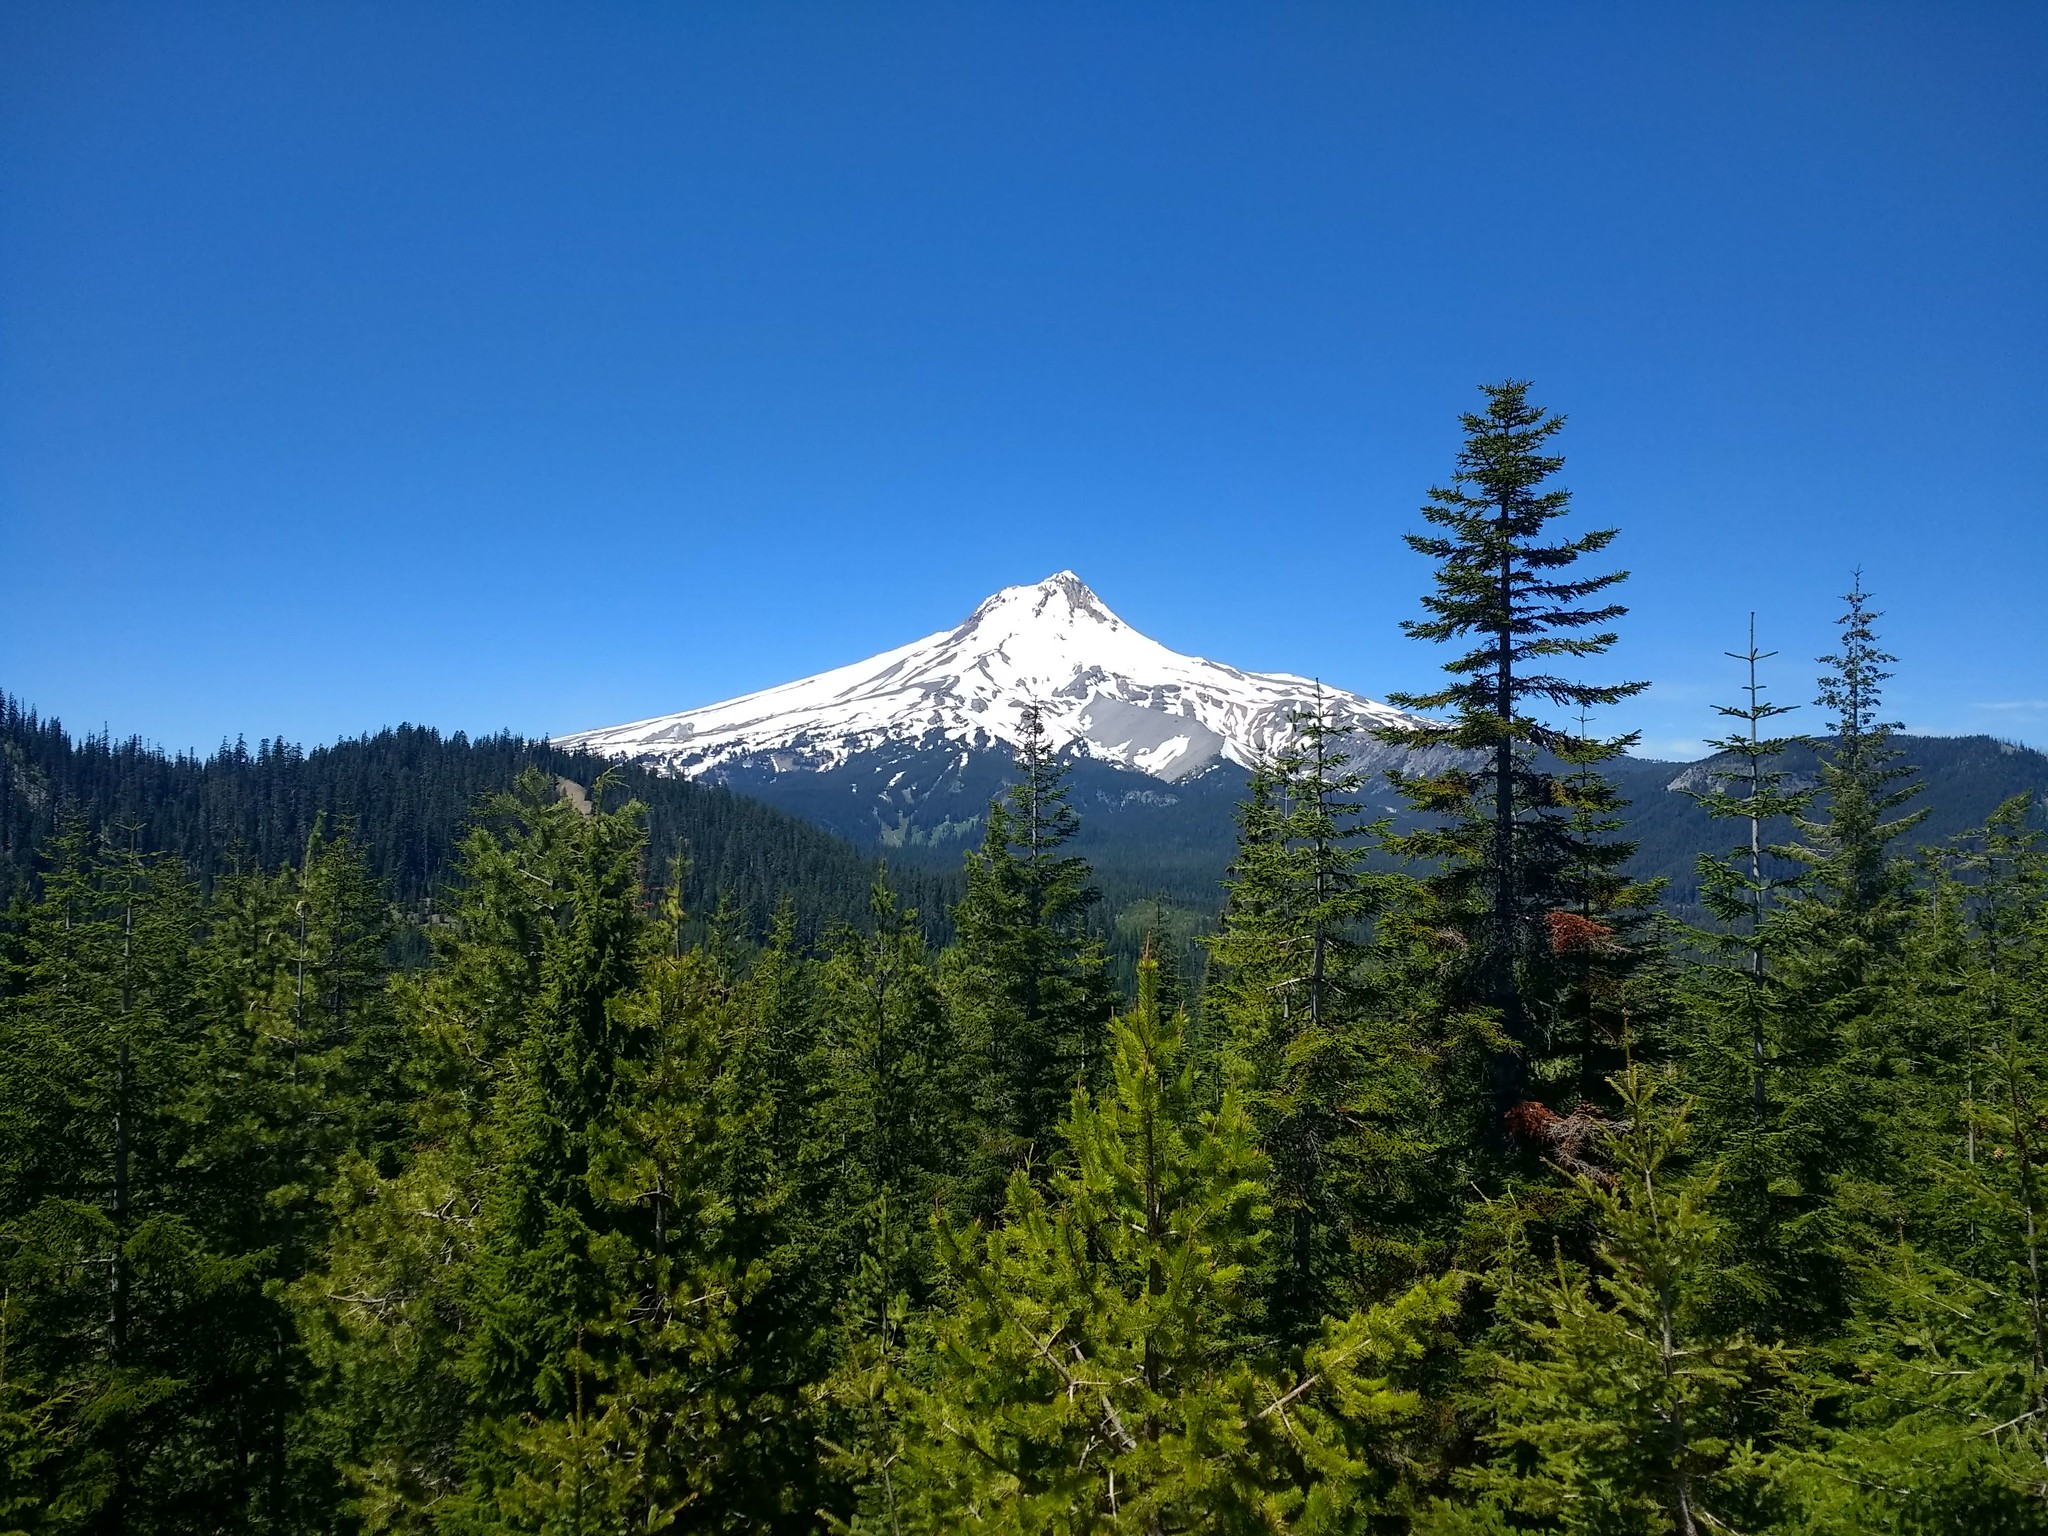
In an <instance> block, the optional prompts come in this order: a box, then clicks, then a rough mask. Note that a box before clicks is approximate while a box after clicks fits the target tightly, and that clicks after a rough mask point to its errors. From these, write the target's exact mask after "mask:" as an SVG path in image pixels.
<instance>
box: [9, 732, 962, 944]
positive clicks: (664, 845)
mask: <svg viewBox="0 0 2048 1536" xmlns="http://www.w3.org/2000/svg"><path fill="white" fill-rule="evenodd" d="M527 769H537V770H539V771H540V772H542V773H545V774H547V775H549V776H551V777H552V778H554V779H556V780H558V781H567V782H568V783H570V784H574V785H575V786H577V789H578V790H581V791H583V792H584V793H586V794H587V792H588V789H589V786H590V785H591V784H593V783H594V782H595V781H596V779H597V778H598V776H599V775H601V774H603V773H605V772H606V771H608V770H609V771H610V772H611V774H612V779H611V783H612V785H613V786H614V787H613V790H612V793H613V794H614V795H615V796H620V797H624V796H628V795H630V796H631V797H632V798H634V799H636V800H638V801H639V802H640V804H641V806H642V807H643V816H644V821H645V825H646V829H647V837H648V856H649V858H650V859H652V860H653V861H654V862H655V863H656V864H657V865H658V866H662V867H665V866H666V864H667V861H668V860H669V859H671V858H673V857H675V856H676V855H677V854H679V853H680V854H683V855H684V856H685V857H686V859H687V864H686V874H685V894H686V896H687V897H688V898H689V900H690V902H691V905H692V908H693V909H694V910H702V911H706V912H708V911H709V910H710V908H711V907H713V906H714V905H716V904H717V903H718V902H720V901H724V902H726V903H727V904H728V905H729V907H730V908H731V909H732V915H733V916H734V917H735V920H737V921H741V922H742V923H743V924H744V925H745V927H746V929H747V931H748V933H749V936H750V937H757V936H759V935H760V934H763V933H765V932H766V930H767V927H768V923H769V920H770V918H771V917H772V915H773V914H774V912H775V909H776V908H777V907H778V906H780V905H781V904H782V903H783V902H784V901H789V902H793V903H794V904H795V906H796V908H797V911H798V912H799V914H800V919H799V921H800V923H801V928H802V932H803V933H804V934H805V935H806V936H807V937H815V936H816V935H817V934H820V933H822V932H823V931H824V929H825V928H826V927H828V926H830V925H831V924H832V923H834V922H843V921H848V920H851V919H853V918H855V917H857V916H858V915H859V914H860V913H861V912H862V911H864V910H865V907H866V900H867V887H868V881H869V878H870V876H871V875H872V873H873V868H874V866H873V862H872V860H870V859H869V858H868V857H867V856H865V855H863V854H861V853H859V852H857V851H856V850H855V849H853V848H852V847H850V846H848V845H847V844H845V843H844V842H842V841H841V840H840V839H838V838H835V837H833V836H831V835H829V834H827V833H824V832H821V831H819V830H818V829H817V828H816V827H814V826H812V825H810V824H809V823H807V822H805V821H803V820H801V819H800V818H798V817H795V816H791V815H788V814H786V813H783V812H780V811H776V810H773V809H771V808H770V807H768V806H764V805H761V804H759V803H758V802H756V801H753V800H749V799H747V798H745V797H744V796H741V795H735V794H732V793H730V792H729V791H726V790H724V789H720V788H718V787H716V786H711V785H700V784H692V783H690V782H688V781H687V780H682V779H673V778H665V777H662V776H661V775H658V774H655V773H652V772H650V771H648V770H646V769H642V768H636V767H633V766H631V765H619V764H613V763H610V762H607V761H606V760H604V759H602V758H597V757H593V756H591V755H590V754H588V753H585V752H570V751H565V750H563V749H562V748H560V747H556V746H552V745H550V744H549V743H547V742H545V741H530V740H527V739H525V738H523V737H519V736H515V735H512V734H510V733H509V732H500V733H498V734H497V735H493V736H478V737H474V738H472V737H470V736H468V735H465V734H464V733H463V732H460V731H457V732H455V733H453V734H452V735H446V736H444V735H443V734H442V733H441V732H439V731H437V730H434V729H432V728H431V727H428V726H418V725H401V726H396V727H393V728H390V729H387V730H382V731H378V732H376V733H375V734H373V735H366V736H359V737H354V738H351V739H348V740H344V741H339V742H336V743H335V744H334V745H332V746H326V747H315V748H314V749H312V750H311V751H307V750H305V749H304V748H301V747H299V746H297V745H296V744H294V743H291V742H288V741H285V740H284V739H282V738H278V739H276V740H269V739H266V740H262V741H259V742H258V743H257V744H256V746H255V748H254V749H253V750H252V749H251V748H250V747H249V746H248V744H247V743H246V742H244V741H236V742H232V743H227V742H224V743H222V744H221V747H220V749H219V750H218V751H216V752H214V753H213V754H212V755H211V756H208V757H198V756H195V755H192V754H185V753H181V754H177V755H172V754H169V753H166V752H164V751H162V750H160V749H158V748H155V747H151V746H149V745H148V744H147V743H145V742H143V741H142V740H140V739H139V738H135V737H129V738H126V739H117V738H115V737H113V736H111V735H109V734H105V733H102V734H101V735H98V736H86V737H83V738H78V737H74V736H73V735H72V734H71V733H70V732H68V731H67V730H66V729H65V728H64V726H63V723H62V722H61V721H58V720H55V719H46V718H43V717H41V716H39V715H38V714H37V713H36V712H35V711H34V710H33V709H32V708H30V707H29V706H28V705H27V704H25V703H24V702H23V701H21V700H20V699H18V698H14V697H12V696H10V695H8V694H6V693H5V692H0V896H5V895H11V894H13V893H14V892H16V891H20V890H24V889H27V888H28V887H29V886H30V885H32V884H33V881H34V876H35V867H36V866H35V858H36V852H37V850H38V849H40V848H42V847H43V846H45V845H46V844H47V842H48V840H49V838H50V837H51V836H52V835H53V834H54V833H55V832H56V830H57V829H58V828H59V827H60V826H61V825H62V824H63V823H64V821H65V819H66V818H67V816H77V817H83V818H84V820H85V822H86V824H87V825H88V826H90V827H91V828H93V829H94V830H96V831H98V832H100V833H102V834H103V835H105V836H107V837H110V838H126V839H128V840H129V841H131V842H133V843H134V844H135V846H136V848H137V849H138V850H139V851H141V852H145V853H150V852H163V853H170V854H174V855H176V856H177V857H178V858H179V859H180V860H181V861H182V862H183V863H184V864H185V866H186V867H187V868H188V869H189V870H190V871H191V872H192V874H193V875H194V876H195V878H197V879H198V880H199V881H200V883H201V885H202V886H206V885H210V884H211V882H212V881H213V880H214V879H215V878H216V877H217V876H219V875H221V874H223V873H226V872H229V871H231V870H235V869H238V868H244V867H246V868H252V869H275V868H277V867H278V866H279V865H280V864H283V863H286V862H289V861H294V860H297V859H298V858H299V857H300V856H301V855H302V854H303V853H304V851H305V848H306V843H307V839H308V838H310V837H311V836H312V835H313V834H314V832H315V831H316V830H317V829H324V831H325V832H326V833H328V834H330V835H331V834H333V833H335V832H337V831H340V830H343V829H346V830H347V831H348V833H349V835H350V839H351V841H353V842H354V843H355V845H356V846H357V847H358V848H359V849H360V850H361V852H362V854H363V856H364V858H365V859H366V860H367V861H368V864H369V869H370V872H371V873H372V874H373V875H375V876H376V878H377V879H378V880H379V881H380V882H381V883H382V885H383V887H384V889H385V890H386V891H387V892H388V893H389V894H390V896H391V897H392V898H393V899H394V900H395V901H396V902H398V903H399V904H400V905H401V906H402V907H404V908H406V909H407V910H408V911H409V912H413V913H415V914H419V913H425V912H427V911H430V910H431V908H432V904H433V902H434V901H435V900H436V899H437V898H438V897H439V896H440V895H441V893H442V888H443V886H444V885H445V883H446V881H447V879H448V876H449V874H450V873H451V871H452V869H453V861H454V858H455V854H456V849H457V844H458V842H459V839H460V836H461V833H462V831H463V829H464V827H465V825H466V824H467V823H468V820H469V818H470V815H471V813H472V811H473V810H474V809H475V807H476V805H477V803H478V802H479V800H480V799H482V798H483V797H484V796H485V795H488V794H493V793H500V792H503V791H505V790H509V789H510V788H511V787H512V785H513V783H514V781H515V780H517V779H518V777H519V775H520V774H521V773H522V772H524V771H526V770H527ZM892 879H893V880H894V882H895V883H896V884H897V886H898V888H899V889H901V890H903V891H904V893H905V895H906V897H907V898H908V899H910V900H912V901H914V902H916V903H918V904H919V905H921V906H922V907H924V908H925V909H926V910H927V911H928V912H930V913H931V915H932V916H933V917H934V918H935V919H937V920H939V921H940V922H941V923H943V920H944V911H943V909H944V908H945V907H946V906H948V905H950V903H951V901H952V899H953V898H954V897H955V896H957V893H958V885H959V882H958V880H957V878H949V877H948V876H947V875H939V874H934V873H932V872H930V871H917V870H901V871H898V872H896V873H895V874H894V875H893V876H892ZM942 932H943V929H940V930H938V933H942ZM934 936H938V934H937V933H935V935H934Z"/></svg>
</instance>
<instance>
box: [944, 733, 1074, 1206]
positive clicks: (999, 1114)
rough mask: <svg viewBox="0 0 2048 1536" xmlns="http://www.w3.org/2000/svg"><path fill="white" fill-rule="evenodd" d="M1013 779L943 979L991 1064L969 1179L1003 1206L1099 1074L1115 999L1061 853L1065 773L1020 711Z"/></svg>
mask: <svg viewBox="0 0 2048 1536" xmlns="http://www.w3.org/2000/svg"><path fill="white" fill-rule="evenodd" d="M1017 773H1018V779H1017V782H1016V783H1015V784H1014V785H1012V786H1011V788H1010V789H1009V790H1008V792H1007V793H1006V794H1005V795H1003V796H1002V797H1001V798H1000V799H998V800H997V801H996V802H995V803H994V804H992V805H991V806H990V807H989V818H988V829H987V833H986V835H985V837H984V838H983V840H982V845H981V849H980V851H979V853H978V854H976V855H974V856H971V857H970V858H969V859H968V861H967V894H966V896H965V898H964V899H963V900H962V901H961V903H960V905H959V906H958V907H957V908H955V909H954V913H953V921H954V924H955V926H956V927H957V928H958V930H959V933H960V946H959V951H958V953H957V956H956V957H955V961H954V964H953V966H952V967H951V970H950V972H949V975H948V978H947V980H948V984H949V986H948V990H949V992H950V993H951V995H952V1000H953V1007H954V1010H955V1012H956V1014H957V1015H958V1016H959V1017H960V1019H961V1022H962V1025H963V1028H964V1029H965V1030H966V1031H967V1032H968V1035H969V1041H970V1043H971V1046H972V1047H973V1048H974V1049H977V1050H978V1051H980V1052H981V1053H982V1054H983V1055H984V1057H985V1059H986V1063H987V1072H986V1077H985V1080H984V1090H983V1093H982V1094H981V1096H980V1104H979V1106H978V1114H979V1119H980V1121H981V1124H980V1126H979V1134H980V1136H981V1139H982V1148H981V1151H980V1154H979V1156H978V1159H977V1161H978V1163H979V1165H980V1168H981V1172H980V1174H979V1175H978V1176H977V1179H976V1182H977V1184H978V1185H979V1186H980V1193H979V1195H978V1196H977V1197H976V1198H977V1199H978V1200H979V1201H981V1202H982V1203H983V1204H986V1203H987V1202H988V1201H989V1200H992V1199H995V1198H999V1197H1000V1190H1001V1188H1002V1180H1003V1179H1005V1178H1007V1176H1008V1170H1009V1169H1010V1168H1012V1167H1015V1166H1017V1165H1018V1164H1020V1163H1023V1162H1025V1161H1028V1160H1030V1159H1031V1158H1033V1157H1034V1156H1036V1157H1038V1158H1040V1159H1042V1158H1043V1157H1044V1156H1045V1155H1046V1154H1047V1153H1048V1152H1049V1151H1050V1150H1051V1142H1052V1137H1053V1132H1054V1130H1055V1128H1056V1127H1057V1125H1058V1123H1059V1118H1060V1112H1061V1108H1062V1106H1063V1105H1064V1104H1065V1102H1066V1100H1067V1096H1068V1095H1069V1094H1070V1093H1071V1092H1072V1091H1073V1087H1074V1084H1075V1083H1076V1082H1089V1081H1092V1080H1093V1079H1094V1076H1095V1074H1096V1072H1097V1070H1098V1068H1099V1066H1100V1063H1101V1058H1102V1042H1103V1028H1104V1025H1105V1023H1106V1022H1107V1020H1108V1017H1109V1009H1110V1001H1111V992H1110V986H1109V981H1108V978H1107V975H1106V973H1105V970H1104V958H1103V954H1102V949H1101V946H1100V944H1099V943H1098V942H1097V941H1096V940H1095V939H1094V938H1092V937H1091V936H1090V935H1089V933H1088V932H1087V928H1086V919H1087V916H1088V912H1089V910H1090V908H1092V907H1093V906H1094V905H1095V903H1096V901H1097V899H1098V893H1097V892H1096V890H1095V889H1094V887H1093V886H1091V885H1090V884H1089V870H1088V863H1087V861H1086V860H1085V859H1082V858H1080V857H1078V856H1076V855H1074V854H1071V853H1067V852H1065V851H1064V849H1065V848H1066V846H1067V844H1068V843H1070V842H1071V841H1072V840H1073V837H1074V834H1075V833H1076V832H1077V831H1078V830H1079V827H1080V818H1079V817H1078V816H1077V815H1076V814H1075V812H1074V809H1073V806H1072V805H1071V804H1070V803H1069V802H1068V799H1067V789H1066V775H1067V765H1066V763H1065V762H1064V761H1063V760H1062V759H1061V758H1060V756H1059V755H1058V754H1057V753H1055V752H1053V751H1052V750H1051V748H1050V747H1049V746H1048V745H1047V742H1046V736H1045V730H1044V726H1043V724H1042V722H1041V720H1040V718H1039V714H1038V711H1037V710H1036V709H1030V710H1027V711H1026V712H1025V717H1024V739H1023V744H1022V746H1021V747H1020V748H1019V751H1018V758H1017Z"/></svg>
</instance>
